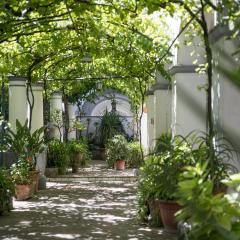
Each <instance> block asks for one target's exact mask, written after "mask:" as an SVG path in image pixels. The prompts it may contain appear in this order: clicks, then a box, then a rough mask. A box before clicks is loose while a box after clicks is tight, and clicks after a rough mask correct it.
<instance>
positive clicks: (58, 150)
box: [46, 140, 69, 177]
mask: <svg viewBox="0 0 240 240" xmlns="http://www.w3.org/2000/svg"><path fill="white" fill-rule="evenodd" d="M68 162H69V157H68V147H67V144H66V143H63V142H60V141H59V140H51V141H49V143H48V151H47V166H48V167H53V168H54V167H55V168H57V173H58V174H60V175H63V174H65V173H66V168H67V165H68ZM53 172H54V171H53ZM54 174H55V173H54ZM46 175H48V176H49V177H52V176H53V175H52V170H50V171H49V169H46Z"/></svg>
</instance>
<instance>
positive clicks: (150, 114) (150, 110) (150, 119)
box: [146, 90, 154, 150]
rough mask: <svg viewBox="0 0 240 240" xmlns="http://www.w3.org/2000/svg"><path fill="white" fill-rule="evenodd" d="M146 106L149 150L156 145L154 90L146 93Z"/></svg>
mask: <svg viewBox="0 0 240 240" xmlns="http://www.w3.org/2000/svg"><path fill="white" fill-rule="evenodd" d="M146 95H147V100H146V107H147V132H148V134H147V135H148V140H147V142H148V150H151V149H152V148H153V147H154V95H153V91H152V90H149V91H147V93H146Z"/></svg>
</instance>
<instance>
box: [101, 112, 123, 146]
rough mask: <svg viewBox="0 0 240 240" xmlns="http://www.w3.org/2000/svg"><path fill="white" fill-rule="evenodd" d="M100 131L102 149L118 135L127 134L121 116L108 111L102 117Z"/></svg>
mask: <svg viewBox="0 0 240 240" xmlns="http://www.w3.org/2000/svg"><path fill="white" fill-rule="evenodd" d="M98 131H99V141H100V145H101V146H102V147H105V146H106V144H107V142H108V140H109V139H111V138H113V137H114V136H115V135H117V134H125V131H124V128H123V124H122V122H121V119H120V117H119V115H117V114H116V113H115V112H108V111H106V112H105V114H104V115H103V116H102V119H101V123H100V126H99V128H98Z"/></svg>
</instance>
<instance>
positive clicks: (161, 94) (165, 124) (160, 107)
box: [153, 89, 172, 139]
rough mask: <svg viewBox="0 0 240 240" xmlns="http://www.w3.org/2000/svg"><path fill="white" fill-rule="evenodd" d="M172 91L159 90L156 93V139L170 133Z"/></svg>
mask: <svg viewBox="0 0 240 240" xmlns="http://www.w3.org/2000/svg"><path fill="white" fill-rule="evenodd" d="M171 103H172V91H171V89H170V90H165V89H158V90H155V91H154V137H153V138H154V139H157V138H158V137H159V136H160V135H161V134H163V133H166V132H168V131H170V128H171Z"/></svg>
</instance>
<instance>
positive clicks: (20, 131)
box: [5, 120, 45, 167]
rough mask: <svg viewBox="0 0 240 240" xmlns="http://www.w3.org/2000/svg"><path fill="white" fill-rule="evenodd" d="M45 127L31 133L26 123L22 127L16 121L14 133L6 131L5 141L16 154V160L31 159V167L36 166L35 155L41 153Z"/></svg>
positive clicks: (9, 130)
mask: <svg viewBox="0 0 240 240" xmlns="http://www.w3.org/2000/svg"><path fill="white" fill-rule="evenodd" d="M44 129H45V127H41V128H39V129H37V130H35V131H34V132H33V133H31V131H30V129H29V128H28V121H27V120H26V121H25V123H24V124H23V125H22V124H21V123H20V122H19V121H18V120H16V131H13V130H11V129H7V131H6V136H5V139H6V141H7V144H8V147H9V148H10V149H11V150H12V151H13V152H14V153H15V154H16V156H17V157H18V158H24V159H27V158H29V157H32V158H33V160H34V161H33V166H34V167H35V166H36V160H35V158H36V156H37V154H39V153H41V152H43V150H44V148H45V146H44V138H43V133H44Z"/></svg>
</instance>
